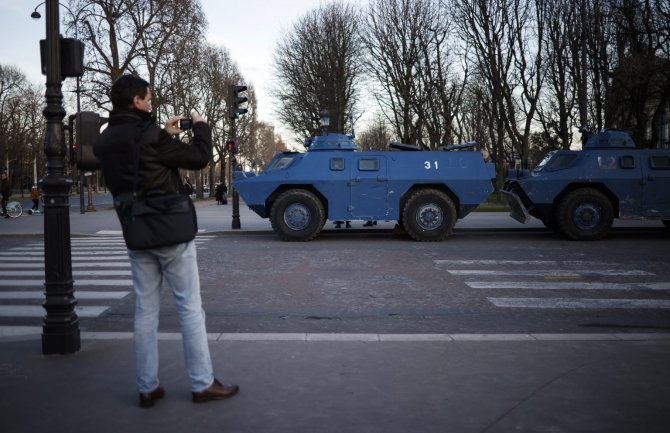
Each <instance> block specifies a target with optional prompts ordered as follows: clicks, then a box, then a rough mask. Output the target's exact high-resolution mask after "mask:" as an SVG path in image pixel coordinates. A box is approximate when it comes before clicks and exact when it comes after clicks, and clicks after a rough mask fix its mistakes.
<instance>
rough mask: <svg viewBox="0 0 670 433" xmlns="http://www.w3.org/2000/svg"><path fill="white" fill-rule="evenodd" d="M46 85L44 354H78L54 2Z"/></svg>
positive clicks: (51, 3) (53, 2) (52, 3)
mask: <svg viewBox="0 0 670 433" xmlns="http://www.w3.org/2000/svg"><path fill="white" fill-rule="evenodd" d="M46 41H47V81H46V92H45V95H44V96H45V98H46V107H45V108H44V110H43V111H42V113H43V114H44V117H45V118H46V133H45V138H44V153H45V154H46V160H47V162H46V176H45V177H44V178H43V179H42V180H41V184H42V190H43V192H44V270H45V280H46V281H45V283H44V288H45V297H46V299H45V301H44V303H43V304H42V306H43V307H44V309H45V310H46V316H45V317H44V321H43V325H42V353H43V354H45V355H48V354H52V353H61V354H67V353H74V352H77V351H78V350H79V349H80V348H81V340H80V334H79V318H78V317H77V314H76V313H75V311H74V309H75V306H76V305H77V300H76V299H75V297H74V287H73V281H72V257H71V246H70V202H69V194H70V190H71V188H72V180H71V179H69V178H68V177H66V176H65V162H64V157H65V154H66V146H65V142H64V140H63V118H64V117H65V108H63V92H62V90H61V86H62V81H63V80H62V76H61V56H60V17H59V15H58V0H47V1H46Z"/></svg>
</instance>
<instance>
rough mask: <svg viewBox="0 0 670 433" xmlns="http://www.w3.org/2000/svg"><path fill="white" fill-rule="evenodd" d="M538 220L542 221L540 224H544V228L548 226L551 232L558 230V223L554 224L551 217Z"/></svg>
mask: <svg viewBox="0 0 670 433" xmlns="http://www.w3.org/2000/svg"><path fill="white" fill-rule="evenodd" d="M540 221H542V224H544V226H545V227H546V228H548V229H549V230H551V231H552V232H556V231H558V225H557V224H556V221H555V220H553V219H543V220H540Z"/></svg>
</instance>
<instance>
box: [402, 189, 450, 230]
mask: <svg viewBox="0 0 670 433" xmlns="http://www.w3.org/2000/svg"><path fill="white" fill-rule="evenodd" d="M454 224H456V207H455V206H454V203H453V202H452V201H451V199H450V198H449V196H448V195H447V194H445V193H443V192H442V191H439V190H436V189H422V190H419V191H416V192H415V193H414V194H412V196H411V197H410V198H409V199H408V200H407V203H405V207H404V208H403V212H402V225H403V227H404V228H405V230H406V231H407V233H408V234H409V235H410V236H411V237H412V238H413V239H414V240H417V241H422V242H435V241H441V240H444V238H446V237H447V236H449V234H450V233H451V230H452V229H453V228H454Z"/></svg>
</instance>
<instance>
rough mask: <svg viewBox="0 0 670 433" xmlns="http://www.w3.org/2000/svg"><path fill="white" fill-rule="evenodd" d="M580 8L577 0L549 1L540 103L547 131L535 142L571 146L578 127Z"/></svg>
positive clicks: (543, 122)
mask: <svg viewBox="0 0 670 433" xmlns="http://www.w3.org/2000/svg"><path fill="white" fill-rule="evenodd" d="M578 13H579V9H578V7H577V5H576V4H575V0H556V1H554V2H548V3H547V13H546V15H545V17H544V19H545V22H546V24H545V27H546V38H545V39H544V41H543V43H544V55H545V58H546V74H545V77H546V86H545V88H544V91H543V94H542V95H541V98H540V99H541V100H540V103H539V105H538V119H539V122H540V124H541V125H542V129H543V132H542V134H540V135H535V136H534V138H533V143H534V144H535V146H536V147H537V146H538V145H539V144H538V143H541V142H542V143H545V144H548V145H549V146H550V148H551V147H553V146H557V148H562V149H569V148H570V145H571V144H572V139H573V130H574V129H575V127H576V122H577V120H578V119H577V118H576V113H575V110H576V108H577V107H576V102H577V91H578V87H577V85H578V83H579V77H580V71H579V66H580V64H579V62H578V59H579V53H580V46H579V32H580V26H579V23H580V20H579V17H578Z"/></svg>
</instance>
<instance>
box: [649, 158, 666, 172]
mask: <svg viewBox="0 0 670 433" xmlns="http://www.w3.org/2000/svg"><path fill="white" fill-rule="evenodd" d="M649 165H650V166H651V168H655V169H657V170H668V169H670V156H661V155H658V156H652V157H651V158H649Z"/></svg>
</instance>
